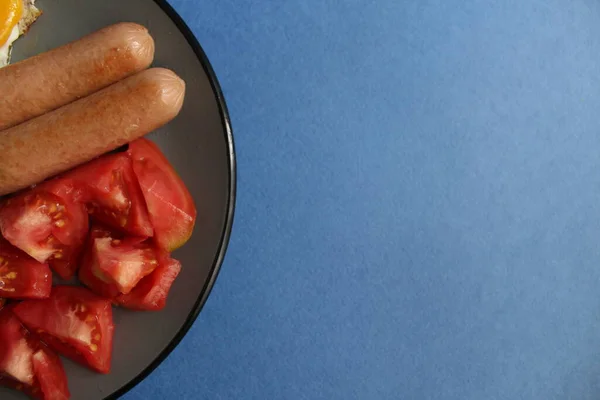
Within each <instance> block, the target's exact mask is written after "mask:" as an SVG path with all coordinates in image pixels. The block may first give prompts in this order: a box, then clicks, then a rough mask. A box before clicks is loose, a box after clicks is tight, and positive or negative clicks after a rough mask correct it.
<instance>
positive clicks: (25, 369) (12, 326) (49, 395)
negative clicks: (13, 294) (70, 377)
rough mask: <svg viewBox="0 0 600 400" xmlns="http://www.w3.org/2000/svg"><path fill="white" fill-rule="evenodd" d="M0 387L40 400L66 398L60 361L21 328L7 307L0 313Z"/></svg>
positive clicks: (68, 394) (65, 381) (65, 379)
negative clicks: (15, 390) (18, 391)
mask: <svg viewBox="0 0 600 400" xmlns="http://www.w3.org/2000/svg"><path fill="white" fill-rule="evenodd" d="M0 385H2V386H7V387H10V388H13V389H17V390H20V391H22V392H24V393H26V394H28V395H29V396H31V397H34V398H37V399H41V400H68V399H69V397H70V393H69V388H68V386H67V376H66V374H65V370H64V368H63V366H62V363H61V361H60V359H59V358H58V356H57V355H56V354H54V352H52V350H50V349H49V348H48V347H46V345H44V344H43V343H42V342H40V340H39V339H38V338H37V337H35V336H33V335H31V334H30V333H29V332H28V331H27V330H26V329H25V328H24V327H23V325H22V324H21V322H20V321H19V319H18V318H17V317H16V316H15V315H14V314H13V312H12V309H11V307H6V308H4V309H3V310H2V311H0Z"/></svg>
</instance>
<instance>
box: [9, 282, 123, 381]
mask: <svg viewBox="0 0 600 400" xmlns="http://www.w3.org/2000/svg"><path fill="white" fill-rule="evenodd" d="M13 312H14V313H15V315H16V316H17V317H18V318H19V319H20V320H21V322H22V323H23V324H24V325H25V326H26V327H28V328H29V329H30V330H32V331H34V332H36V334H38V335H39V336H40V338H42V340H43V341H44V342H46V343H47V344H48V345H49V346H50V347H51V348H53V349H54V350H56V351H57V352H59V353H61V354H63V355H65V356H66V357H69V358H71V359H72V360H74V361H76V362H79V363H81V364H83V365H84V366H87V367H89V368H91V369H93V370H95V371H98V372H100V373H104V374H106V373H108V372H110V363H111V358H112V342H113V335H114V323H113V316H112V307H111V303H110V301H109V300H107V299H104V298H101V297H99V296H97V295H95V294H93V293H92V292H90V291H89V290H88V289H85V288H82V287H76V286H55V287H54V288H53V289H52V293H51V295H50V298H48V299H45V300H26V301H23V302H21V303H19V304H17V305H16V306H15V307H14V311H13Z"/></svg>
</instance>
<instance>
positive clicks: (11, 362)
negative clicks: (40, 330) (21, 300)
mask: <svg viewBox="0 0 600 400" xmlns="http://www.w3.org/2000/svg"><path fill="white" fill-rule="evenodd" d="M28 339H29V333H28V332H27V330H26V329H25V328H24V327H23V325H21V322H19V320H18V319H17V318H16V317H15V316H14V314H13V313H12V311H11V307H5V308H3V309H2V310H1V311H0V375H1V376H2V377H3V378H4V379H5V380H12V381H14V382H17V383H21V384H24V385H28V386H33V385H34V383H35V374H34V371H33V363H32V360H31V358H32V357H33V352H34V349H33V347H32V346H31V343H30V342H29V340H28ZM2 383H3V384H9V385H10V381H7V382H2Z"/></svg>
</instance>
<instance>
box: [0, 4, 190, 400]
mask: <svg viewBox="0 0 600 400" xmlns="http://www.w3.org/2000/svg"><path fill="white" fill-rule="evenodd" d="M5 4H8V7H12V8H11V10H13V11H11V12H13V14H14V15H13V14H11V16H10V18H8V17H7V20H8V19H10V21H14V20H16V19H17V18H20V17H19V16H18V15H19V14H18V13H24V11H19V9H18V6H19V4H20V5H21V6H23V7H25V6H33V1H32V0H23V3H20V2H15V1H6V0H0V40H1V39H2V32H3V30H2V29H3V25H1V24H2V16H3V13H2V12H3V11H2V6H3V5H5ZM10 23H11V24H12V22H10ZM6 26H9V25H6ZM4 28H5V30H6V29H7V28H6V27H4ZM11 29H13V28H11ZM153 56H154V42H153V40H152V38H151V37H150V35H149V34H148V31H147V30H146V29H145V28H143V27H141V26H139V25H136V24H130V23H122V24H117V25H113V26H110V27H108V28H106V29H103V30H101V31H98V32H96V33H94V34H92V35H89V36H87V37H84V38H83V39H80V40H79V41H76V42H73V43H71V44H68V45H66V46H63V47H61V48H58V49H55V50H52V51H50V52H47V53H44V54H41V55H39V56H37V57H34V58H32V59H29V60H25V61H22V62H20V63H17V64H14V65H10V66H8V67H4V68H0V93H1V95H0V96H2V100H7V101H5V102H4V103H5V104H4V107H0V131H1V132H0V154H2V162H1V163H0V196H3V197H0V234H1V236H0V385H2V386H7V387H11V388H14V389H17V390H21V391H22V392H24V393H26V394H28V395H30V396H31V397H33V398H36V399H41V400H67V399H69V397H70V395H69V389H68V386H67V377H66V375H65V372H64V369H63V366H62V364H61V361H60V359H59V357H58V355H57V354H55V352H56V353H58V354H61V355H63V356H65V357H68V358H70V359H72V360H73V361H75V362H77V363H79V364H81V365H83V366H85V367H88V368H89V369H91V370H93V371H96V372H99V373H103V374H107V373H109V372H110V369H111V359H112V347H113V345H112V343H113V335H114V329H115V327H114V322H113V313H112V306H113V305H114V306H120V307H123V308H128V309H130V310H137V311H159V310H162V309H164V308H165V306H166V304H167V298H168V296H169V292H170V291H171V288H172V287H173V284H174V282H175V279H176V278H177V276H178V275H179V273H180V271H181V263H180V262H179V261H177V260H176V259H174V258H172V255H171V254H170V253H171V252H172V251H173V250H175V249H177V248H179V247H181V246H182V245H183V244H184V243H185V242H186V241H187V240H188V239H189V238H190V236H191V235H192V232H193V230H194V226H195V222H196V216H197V211H196V206H195V204H194V201H193V199H192V197H191V194H190V193H189V191H188V189H187V188H186V186H185V184H184V183H183V181H182V179H181V178H180V177H179V175H178V174H177V173H176V172H175V170H174V168H173V166H172V165H171V164H170V163H169V161H168V160H167V158H166V157H165V156H164V155H163V154H162V152H161V151H160V150H159V148H158V147H157V146H156V145H155V144H154V143H152V142H151V141H149V140H147V139H144V138H142V136H143V135H145V134H147V133H150V132H151V131H153V130H155V129H156V128H158V127H160V126H162V125H164V124H166V123H167V122H169V121H170V120H172V119H173V118H174V117H175V116H177V114H178V113H179V111H180V110H181V107H182V105H183V101H184V97H185V83H184V82H183V80H181V79H180V78H179V77H178V76H177V75H176V74H175V73H174V72H172V71H170V70H167V69H163V68H153V69H147V70H145V69H146V68H147V67H148V66H149V65H150V63H151V62H152V59H153ZM142 70H143V71H142ZM23 77H27V79H23ZM123 145H127V147H126V148H124V149H119V148H120V147H121V146H123ZM115 150H116V151H115ZM52 271H54V272H55V273H56V274H57V275H58V276H59V277H60V278H62V279H63V280H70V279H72V278H74V277H77V278H78V279H79V283H80V284H82V285H83V286H78V283H75V282H73V281H71V282H69V284H74V285H73V286H68V285H65V284H60V285H56V286H52V282H53V281H52V278H53V276H52Z"/></svg>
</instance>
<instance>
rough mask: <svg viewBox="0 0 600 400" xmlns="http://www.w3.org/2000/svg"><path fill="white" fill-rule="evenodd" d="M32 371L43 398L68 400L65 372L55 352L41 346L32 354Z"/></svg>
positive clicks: (69, 394)
mask: <svg viewBox="0 0 600 400" xmlns="http://www.w3.org/2000/svg"><path fill="white" fill-rule="evenodd" d="M33 372H34V373H35V376H36V378H37V381H38V384H39V387H40V389H41V391H42V393H43V396H42V399H43V400H69V398H70V397H71V393H69V386H68V385H67V374H66V373H65V370H64V368H63V366H62V362H61V361H60V359H59V358H58V356H57V355H56V354H54V353H53V352H52V351H50V350H49V349H47V348H41V349H39V350H38V351H36V352H35V354H34V355H33Z"/></svg>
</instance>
